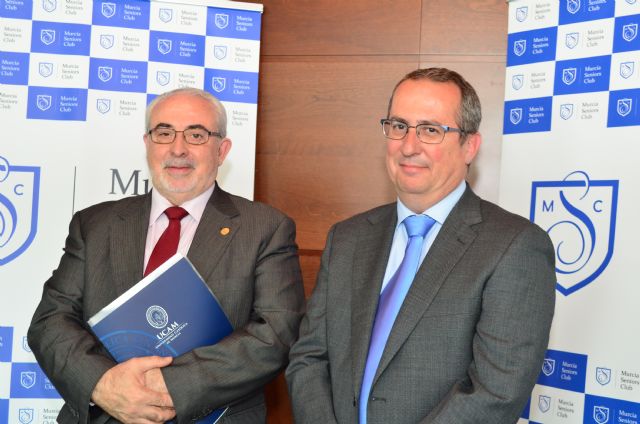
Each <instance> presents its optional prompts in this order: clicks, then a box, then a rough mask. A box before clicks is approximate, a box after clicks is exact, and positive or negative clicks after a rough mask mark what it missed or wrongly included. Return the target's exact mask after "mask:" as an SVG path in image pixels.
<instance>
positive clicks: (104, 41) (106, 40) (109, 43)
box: [100, 34, 116, 49]
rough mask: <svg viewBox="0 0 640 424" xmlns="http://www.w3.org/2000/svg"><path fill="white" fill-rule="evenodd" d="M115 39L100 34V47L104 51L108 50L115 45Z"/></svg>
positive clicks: (108, 35)
mask: <svg viewBox="0 0 640 424" xmlns="http://www.w3.org/2000/svg"><path fill="white" fill-rule="evenodd" d="M115 41H116V37H115V36H114V35H113V34H100V45H101V46H102V48H104V49H110V48H111V47H113V45H114V44H115Z"/></svg>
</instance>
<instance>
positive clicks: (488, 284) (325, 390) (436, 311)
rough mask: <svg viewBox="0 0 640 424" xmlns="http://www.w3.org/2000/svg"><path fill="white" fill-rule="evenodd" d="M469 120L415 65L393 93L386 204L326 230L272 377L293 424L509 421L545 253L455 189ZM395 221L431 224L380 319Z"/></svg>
mask: <svg viewBox="0 0 640 424" xmlns="http://www.w3.org/2000/svg"><path fill="white" fill-rule="evenodd" d="M480 119H481V111H480V102H479V100H478V96H477V94H476V93H475V90H474V89H473V87H471V85H469V83H468V82H467V81H465V80H464V78H462V77H461V76H460V75H459V74H457V73H455V72H453V71H450V70H447V69H442V68H430V69H421V70H417V71H414V72H412V73H410V74H408V75H407V76H405V77H404V78H403V79H402V80H401V81H400V82H399V83H398V84H397V85H396V87H395V89H394V91H393V94H392V96H391V100H390V102H389V109H388V115H387V118H386V119H383V120H382V127H383V132H384V135H385V136H386V138H387V141H386V143H387V144H386V148H387V156H386V165H387V171H388V173H389V176H390V178H391V181H392V182H393V184H394V186H395V188H396V192H397V196H398V201H397V203H393V204H389V205H385V206H381V207H378V208H376V209H372V210H370V211H368V212H365V213H362V214H360V215H357V216H355V217H353V218H351V219H348V220H346V221H344V222H341V223H338V224H336V225H335V226H334V227H333V228H332V229H331V231H330V232H329V235H328V238H327V244H326V247H325V250H324V253H323V256H322V264H321V267H320V272H319V275H318V280H317V283H316V287H315V289H314V292H313V294H312V296H311V299H310V300H309V304H308V307H307V312H306V315H305V317H304V318H303V320H302V324H301V327H300V338H299V340H298V341H297V342H296V344H295V345H294V346H293V347H292V349H291V352H290V355H289V358H290V361H291V362H290V364H289V366H288V368H287V371H286V377H287V381H288V385H289V392H290V394H291V397H292V403H293V411H294V415H295V418H296V422H297V423H358V422H359V423H360V424H364V423H365V422H366V423H368V424H374V423H380V424H383V423H384V424H390V423H393V424H402V423H407V424H408V423H412V424H413V423H439V424H466V423H468V424H472V423H473V424H480V423H483V424H509V423H514V422H516V421H517V420H518V417H519V415H520V413H521V412H522V410H523V407H524V406H525V403H526V402H527V399H528V397H529V394H530V392H531V389H532V388H533V385H534V384H535V381H536V377H537V375H538V373H539V371H540V366H541V364H542V360H543V355H544V352H545V350H546V347H547V342H548V337H549V328H550V325H551V319H552V316H553V311H554V300H555V273H554V251H553V246H552V244H551V241H550V239H549V237H548V236H547V234H546V233H545V232H544V231H542V230H541V229H540V228H538V227H537V226H535V225H534V224H532V223H530V222H528V221H527V220H525V219H523V218H522V217H519V216H516V215H513V214H511V213H509V212H506V211H505V210H503V209H501V208H499V207H498V206H496V205H494V204H491V203H489V202H486V201H484V200H482V199H480V198H479V197H477V196H476V195H475V194H474V193H473V192H472V191H471V189H470V188H469V187H468V186H467V184H466V182H465V177H466V174H467V168H468V166H469V164H470V163H471V162H472V160H473V159H474V157H475V156H476V154H477V152H478V149H479V148H480V143H481V137H480V134H479V133H478V128H479V125H480ZM412 215H418V216H417V217H414V218H410V217H411V216H412ZM420 215H428V216H429V217H430V218H426V217H424V216H422V217H421V216H420ZM405 218H406V221H411V220H414V219H418V220H423V221H430V222H431V223H432V226H431V229H430V230H429V231H428V232H427V233H426V235H424V236H422V237H423V238H422V239H419V238H418V239H417V240H419V243H421V245H420V244H419V245H418V249H417V250H416V251H415V253H416V262H415V267H414V268H413V272H414V273H415V272H416V269H417V274H415V278H414V277H413V275H414V274H411V275H410V277H409V278H408V279H407V280H408V283H407V289H406V292H405V293H406V296H404V297H401V298H400V305H399V306H398V307H397V309H396V315H395V316H392V317H391V318H389V315H385V313H386V311H388V310H390V308H391V307H390V306H388V305H389V304H388V303H387V302H386V300H383V299H388V298H389V297H390V296H391V295H387V294H388V292H386V290H387V288H390V289H391V288H392V289H394V290H395V289H396V288H397V287H398V286H399V283H398V284H396V281H398V280H401V279H402V278H400V277H398V278H396V276H394V274H395V273H396V270H397V269H398V268H404V261H405V259H406V258H405V253H404V252H405V246H407V239H408V236H407V231H406V230H405V226H407V224H406V223H404V221H405ZM423 218H424V219H423ZM403 224H404V225H403ZM407 228H409V226H407ZM418 237H420V236H418ZM410 238H411V240H413V239H414V235H413V234H412V235H410ZM411 243H412V242H410V243H409V244H411ZM409 250H410V249H409V247H407V255H406V256H408V255H409ZM420 261H421V262H420ZM418 264H420V265H418ZM418 266H419V268H418ZM403 272H404V271H403ZM399 274H402V272H399ZM392 282H393V286H392ZM379 299H380V300H379ZM382 311H385V313H383V312H382ZM384 326H387V328H389V332H388V333H387V334H388V337H387V338H386V339H385V340H384V341H383V342H382V344H381V345H380V344H379V341H378V340H379V337H378V334H379V333H378V329H379V328H380V327H384ZM374 333H375V337H374V335H373V334H374ZM374 339H375V341H374ZM376 346H378V347H380V346H381V347H380V348H379V349H377V350H376ZM372 358H375V360H372Z"/></svg>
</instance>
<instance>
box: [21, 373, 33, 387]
mask: <svg viewBox="0 0 640 424" xmlns="http://www.w3.org/2000/svg"><path fill="white" fill-rule="evenodd" d="M35 384H36V373H35V371H22V372H21V373H20V385H21V386H22V387H24V388H25V389H30V388H32V387H33V386H34V385H35Z"/></svg>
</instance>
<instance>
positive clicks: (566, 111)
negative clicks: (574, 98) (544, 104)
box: [560, 103, 573, 121]
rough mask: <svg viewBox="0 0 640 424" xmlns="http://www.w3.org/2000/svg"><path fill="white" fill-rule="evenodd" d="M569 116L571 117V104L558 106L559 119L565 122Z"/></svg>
mask: <svg viewBox="0 0 640 424" xmlns="http://www.w3.org/2000/svg"><path fill="white" fill-rule="evenodd" d="M571 116H573V104H572V103H566V104H563V105H560V117H561V118H562V119H564V120H565V121H566V120H567V119H569V118H571Z"/></svg>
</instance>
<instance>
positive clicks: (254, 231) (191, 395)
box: [28, 88, 304, 424]
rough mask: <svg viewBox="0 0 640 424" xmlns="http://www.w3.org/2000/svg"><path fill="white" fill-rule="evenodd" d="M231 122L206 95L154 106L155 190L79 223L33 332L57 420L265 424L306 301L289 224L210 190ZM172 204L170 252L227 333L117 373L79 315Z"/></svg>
mask: <svg viewBox="0 0 640 424" xmlns="http://www.w3.org/2000/svg"><path fill="white" fill-rule="evenodd" d="M226 122H227V120H226V112H225V110H224V107H223V106H222V104H221V103H220V102H219V101H218V100H217V99H215V98H214V97H213V96H211V95H210V94H208V93H206V92H204V91H201V90H197V89H188V88H187V89H178V90H174V91H172V92H169V93H166V94H164V95H161V96H159V97H157V98H156V99H155V100H154V101H153V102H152V103H151V104H150V105H149V107H148V109H147V122H146V125H147V127H146V128H147V133H146V134H145V136H144V142H145V145H146V151H147V161H148V165H149V169H150V173H151V176H152V180H153V186H154V189H153V190H152V192H151V193H149V194H146V195H143V196H137V197H128V198H125V199H122V200H119V201H115V202H105V203H101V204H98V205H95V206H92V207H90V208H87V209H85V210H83V211H80V212H78V213H76V214H75V215H74V217H73V219H72V221H71V224H70V229H69V236H68V237H67V241H66V245H65V248H64V255H63V256H62V259H61V261H60V265H59V266H58V268H57V270H55V271H54V273H53V275H52V277H51V278H50V279H49V280H48V281H47V282H46V283H45V286H44V291H43V296H42V300H41V302H40V304H39V306H38V308H37V310H36V312H35V315H34V317H33V321H32V323H31V326H30V328H29V333H28V340H29V345H30V346H31V348H32V349H33V352H34V354H35V355H36V358H37V360H38V362H39V364H40V366H41V367H42V368H43V370H44V372H45V373H46V374H47V376H48V377H49V378H50V380H51V381H52V382H53V384H54V385H55V387H56V389H57V390H58V391H59V392H60V394H61V395H62V397H63V398H64V400H65V402H66V403H65V405H64V406H63V408H62V410H61V411H60V414H59V416H58V421H59V422H61V423H87V422H92V423H93V422H96V423H104V422H110V423H111V422H118V421H121V422H135V423H161V422H165V421H167V420H169V419H172V418H175V419H176V420H177V422H178V423H186V422H192V421H194V420H196V419H200V418H203V417H205V416H206V415H208V414H209V413H210V412H211V411H212V410H213V409H216V408H219V407H225V406H229V410H228V411H227V413H226V414H225V415H224V417H223V419H222V421H221V423H247V424H249V423H257V422H264V421H265V416H266V409H265V404H264V396H263V387H264V385H265V384H266V383H267V382H269V381H270V380H271V379H272V378H273V377H274V376H275V375H276V374H277V373H278V372H279V371H280V370H281V369H282V368H283V367H284V366H285V364H286V362H287V354H288V351H289V348H290V346H291V344H292V343H293V342H294V340H295V337H296V336H297V331H298V325H299V320H300V318H301V316H302V309H303V301H304V297H303V296H304V295H303V290H302V284H301V274H300V268H299V263H298V257H297V247H296V244H295V226H294V224H293V222H292V221H291V220H290V219H289V218H288V217H286V216H285V215H283V214H282V213H280V212H278V211H276V210H274V209H272V208H270V207H268V206H266V205H263V204H260V203H256V202H250V201H248V200H246V199H243V198H240V197H237V196H233V195H231V194H229V193H227V192H225V191H224V190H222V189H221V188H220V187H219V186H218V185H217V184H216V182H215V181H216V175H217V170H218V167H219V166H220V165H221V164H222V162H223V161H224V159H225V157H226V156H227V153H228V152H229V149H230V148H231V141H230V140H229V139H228V138H227V137H226ZM172 206H181V207H182V208H183V209H184V210H185V211H186V212H187V215H186V216H185V217H184V218H182V220H181V221H180V224H181V225H180V237H179V242H178V247H177V250H178V251H179V252H181V253H184V254H187V256H188V257H189V259H190V260H191V261H192V263H193V264H194V266H195V267H196V269H197V270H198V271H199V273H200V274H201V275H202V277H203V278H204V279H205V281H206V283H207V284H208V285H209V287H210V288H211V290H212V291H213V293H214V294H215V295H216V297H217V298H218V300H219V301H220V303H221V306H222V308H223V309H224V311H225V312H226V314H227V317H228V318H229V320H230V322H231V324H232V326H233V329H234V331H233V333H232V334H231V335H229V336H228V337H226V338H224V339H223V340H221V341H220V342H219V343H217V344H215V345H212V346H205V347H202V348H198V349H194V350H193V351H191V352H188V353H186V354H184V355H181V356H179V357H177V358H175V359H173V360H171V358H161V357H143V358H135V359H132V360H129V361H126V362H123V363H120V364H116V363H115V362H114V361H113V360H112V359H111V357H110V356H109V355H108V354H107V352H106V350H105V348H104V347H103V346H102V345H101V344H100V342H99V341H98V340H97V339H96V338H95V337H94V336H93V335H92V333H91V331H90V330H89V328H88V326H87V320H88V319H89V318H90V317H91V316H92V315H94V314H95V313H96V312H98V311H99V310H100V309H102V308H103V307H104V306H106V305H107V304H109V303H110V302H111V301H112V300H114V299H115V298H117V297H118V296H119V295H121V294H122V293H123V292H124V291H126V290H127V289H128V288H130V287H131V286H132V285H134V284H135V283H136V282H138V281H139V280H140V279H141V278H142V277H143V270H144V269H145V268H146V267H147V264H148V262H149V259H150V256H153V253H152V251H153V249H154V246H155V245H156V242H157V241H158V239H160V238H161V235H162V234H163V232H164V231H165V229H168V226H169V218H168V216H166V215H165V214H164V211H165V209H166V208H168V207H172ZM176 283H177V284H179V282H176Z"/></svg>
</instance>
